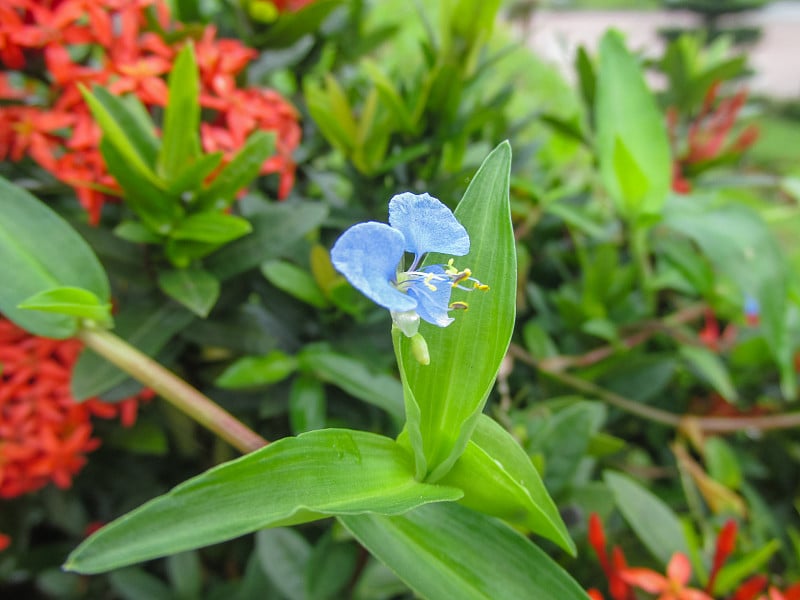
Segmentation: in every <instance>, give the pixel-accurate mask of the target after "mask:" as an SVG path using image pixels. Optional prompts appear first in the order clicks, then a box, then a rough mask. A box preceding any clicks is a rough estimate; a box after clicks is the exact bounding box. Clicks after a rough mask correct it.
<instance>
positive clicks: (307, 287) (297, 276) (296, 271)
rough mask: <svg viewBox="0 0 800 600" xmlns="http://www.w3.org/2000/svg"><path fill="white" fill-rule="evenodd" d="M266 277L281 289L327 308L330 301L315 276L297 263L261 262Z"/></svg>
mask: <svg viewBox="0 0 800 600" xmlns="http://www.w3.org/2000/svg"><path fill="white" fill-rule="evenodd" d="M261 272H262V273H263V274H264V277H266V278H267V280H268V281H269V282H270V283H271V284H272V285H274V286H275V287H276V288H278V289H279V290H283V291H284V292H286V293H287V294H289V295H291V296H293V297H295V298H297V299H298V300H302V301H303V302H305V303H306V304H310V305H311V306H315V307H317V308H325V307H327V306H328V301H327V300H326V299H325V296H324V295H323V293H322V290H320V289H319V286H318V285H317V282H316V281H314V277H312V276H311V274H310V273H309V272H308V271H306V270H305V269H301V268H300V267H298V266H297V265H293V264H292V263H290V262H288V261H285V260H268V261H265V262H263V263H261Z"/></svg>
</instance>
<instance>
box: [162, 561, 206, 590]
mask: <svg viewBox="0 0 800 600" xmlns="http://www.w3.org/2000/svg"><path fill="white" fill-rule="evenodd" d="M166 562H167V573H168V574H169V580H170V583H172V587H173V588H174V590H175V596H177V599H178V600H191V599H192V598H199V597H200V592H201V591H202V587H203V571H202V566H201V564H200V557H199V556H198V554H197V552H181V553H180V554H173V555H172V556H170V557H169V558H168V559H167V561H166Z"/></svg>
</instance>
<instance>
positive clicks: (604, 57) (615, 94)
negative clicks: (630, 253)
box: [594, 31, 672, 221]
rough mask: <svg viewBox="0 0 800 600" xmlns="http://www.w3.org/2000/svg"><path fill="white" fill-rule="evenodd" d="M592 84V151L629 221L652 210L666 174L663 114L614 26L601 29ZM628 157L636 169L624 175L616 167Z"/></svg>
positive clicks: (662, 195) (661, 197) (661, 196)
mask: <svg viewBox="0 0 800 600" xmlns="http://www.w3.org/2000/svg"><path fill="white" fill-rule="evenodd" d="M596 85H597V88H596V99H595V114H594V117H595V123H596V127H597V155H598V159H599V161H600V172H601V174H602V177H603V182H604V184H605V186H606V189H607V190H608V193H609V195H610V196H611V198H612V199H613V200H614V202H615V203H616V205H617V209H618V210H619V211H620V213H621V214H622V216H623V217H625V218H626V219H627V220H629V221H634V220H637V219H638V218H640V217H642V216H644V215H648V214H658V213H659V212H660V210H661V206H662V205H663V204H664V201H665V200H666V197H667V194H668V193H669V189H670V180H671V176H672V169H671V163H670V150H669V140H668V138H667V131H666V127H665V125H664V116H663V115H662V114H661V111H660V110H659V108H658V106H657V104H656V100H655V98H654V96H653V94H652V92H650V90H649V89H648V87H647V84H646V82H645V80H644V76H643V74H642V69H641V67H640V66H639V63H638V61H637V59H636V57H635V56H633V55H632V54H631V53H630V52H628V50H627V49H626V48H625V44H624V42H623V39H622V36H621V35H620V34H619V33H618V32H616V31H609V32H608V33H606V34H605V36H603V39H602V41H601V43H600V61H599V65H598V70H597V81H596ZM621 148H624V149H625V151H624V152H623V151H622V150H621ZM625 155H627V160H626V156H625ZM631 159H635V164H636V165H637V166H638V170H639V172H640V174H638V175H635V176H632V175H628V177H633V179H627V180H626V179H625V172H624V171H621V168H622V166H623V163H625V162H627V163H631ZM620 176H622V179H621V178H620ZM644 181H646V182H647V186H646V193H644V194H643V195H642V197H640V198H637V197H636V196H637V195H638V194H639V193H640V192H642V191H644V189H645V186H644V184H643V182H644ZM631 194H633V195H631Z"/></svg>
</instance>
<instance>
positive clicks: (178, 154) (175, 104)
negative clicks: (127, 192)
mask: <svg viewBox="0 0 800 600" xmlns="http://www.w3.org/2000/svg"><path fill="white" fill-rule="evenodd" d="M199 96H200V81H199V79H198V75H197V64H196V62H195V58H194V46H193V45H192V44H186V45H185V46H184V47H183V49H182V50H181V51H180V52H179V53H178V56H177V58H176V59H175V63H174V64H173V66H172V72H171V73H170V74H169V98H168V100H167V107H166V109H165V110H164V133H163V137H162V141H161V149H160V150H159V153H158V172H159V174H160V175H161V176H162V177H163V178H164V179H165V180H166V181H167V182H169V181H171V180H173V179H174V178H175V177H176V175H178V174H179V173H180V172H181V171H182V170H183V168H184V165H185V164H186V163H191V162H193V161H194V160H195V158H196V157H197V156H198V155H199V154H200V139H199V138H198V134H197V130H198V128H199V126H200V102H199Z"/></svg>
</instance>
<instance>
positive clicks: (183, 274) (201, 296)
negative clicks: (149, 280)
mask: <svg viewBox="0 0 800 600" xmlns="http://www.w3.org/2000/svg"><path fill="white" fill-rule="evenodd" d="M158 287H160V288H161V291H163V292H164V293H165V294H166V295H167V296H169V297H170V298H172V299H173V300H176V301H177V302H180V303H181V304H183V305H184V306H185V307H186V308H188V309H189V310H191V311H192V312H193V313H194V314H196V315H197V316H199V317H203V318H205V317H206V316H208V313H209V312H210V311H211V309H212V307H213V306H214V304H215V303H216V301H217V298H219V287H220V286H219V280H218V279H217V278H216V277H214V276H213V275H212V274H211V273H209V272H208V271H204V270H203V269H175V270H173V271H162V272H161V273H159V274H158Z"/></svg>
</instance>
